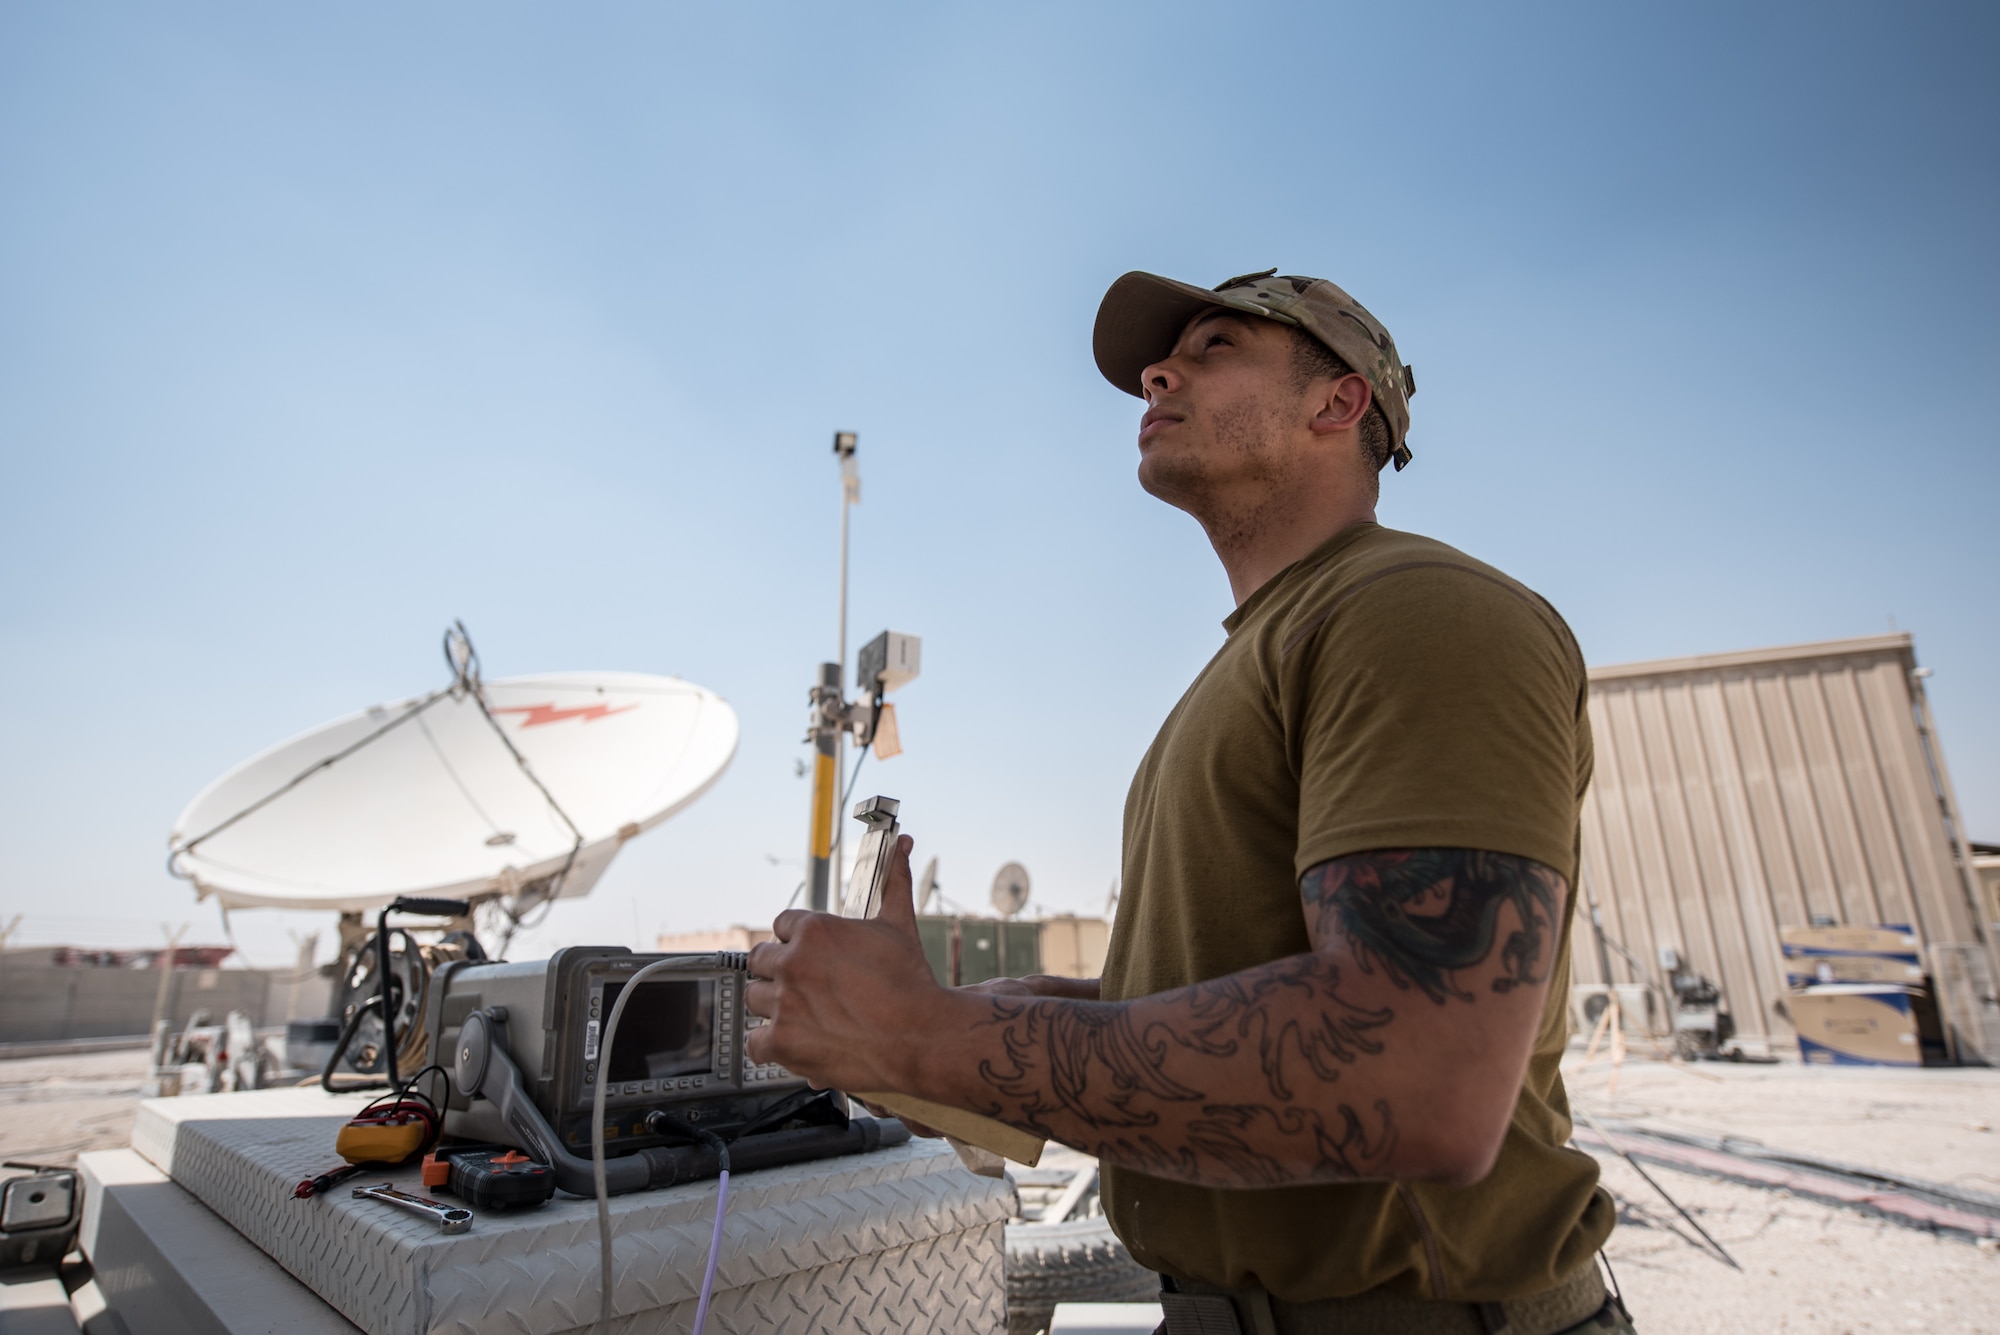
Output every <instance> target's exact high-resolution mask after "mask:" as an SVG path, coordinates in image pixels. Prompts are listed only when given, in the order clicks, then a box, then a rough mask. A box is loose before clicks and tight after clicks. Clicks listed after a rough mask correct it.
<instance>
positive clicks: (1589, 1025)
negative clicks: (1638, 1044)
mask: <svg viewBox="0 0 2000 1335" xmlns="http://www.w3.org/2000/svg"><path fill="white" fill-rule="evenodd" d="M1614 996H1615V997H1617V999H1618V1009H1619V1011H1620V1012H1621V1013H1620V1015H1619V1017H1618V1022H1619V1024H1620V1026H1622V1027H1623V1029H1624V1030H1625V1032H1626V1034H1627V1035H1629V1036H1632V1037H1649V1038H1658V1037H1660V1036H1662V1035H1664V1034H1666V1033H1667V1032H1668V1027H1667V1018H1668V1017H1667V1008H1666V1007H1665V1006H1663V1005H1662V1004H1660V1000H1659V997H1658V995H1657V994H1656V993H1655V992H1654V990H1653V987H1652V985H1651V984H1649V983H1577V984H1575V985H1574V986H1572V987H1571V988H1570V990H1569V1008H1570V1020H1571V1023H1572V1024H1573V1025H1574V1026H1575V1028H1576V1032H1577V1033H1579V1034H1583V1035H1585V1036H1588V1035H1589V1034H1590V1032H1591V1031H1592V1030H1594V1029H1596V1028H1597V1022H1598V1021H1599V1020H1600V1019H1602V1018H1603V1017H1604V1008H1605V1007H1607V1006H1609V1005H1610V1004H1611V999H1612V998H1613V997H1614Z"/></svg>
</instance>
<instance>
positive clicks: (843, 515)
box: [806, 431, 861, 913]
mask: <svg viewBox="0 0 2000 1335" xmlns="http://www.w3.org/2000/svg"><path fill="white" fill-rule="evenodd" d="M854 450H855V434H854V433H853V432H852V431H836V432H835V433H834V435H833V452H834V454H835V455H836V456H838V457H839V459H840V632H839V644H840V661H839V662H837V663H821V664H820V665H819V682H818V684H817V685H815V686H814V687H813V689H812V694H811V700H812V712H811V723H810V726H809V729H808V731H807V734H806V736H807V740H808V741H810V742H811V743H812V744H813V793H812V824H811V831H810V834H809V835H808V837H807V842H806V907H808V908H810V909H812V910H814V911H815V912H818V913H824V912H826V911H827V910H828V909H829V908H831V907H832V906H833V900H834V896H835V892H836V891H837V889H838V884H839V879H840V877H839V865H840V862H839V859H840V848H841V842H842V841H841V838H840V835H841V831H840V821H839V820H838V819H837V815H838V813H836V812H835V811H834V806H835V804H836V803H838V802H839V800H840V775H841V770H842V769H843V768H844V762H845V759H846V754H845V753H846V747H845V742H846V736H847V700H846V689H845V682H846V679H847V531H848V514H847V510H848V507H849V506H851V505H854V504H856V503H858V502H859V501H860V500H861V474H860V471H859V470H858V469H857V467H856V466H855V462H854Z"/></svg>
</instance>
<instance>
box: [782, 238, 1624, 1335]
mask: <svg viewBox="0 0 2000 1335" xmlns="http://www.w3.org/2000/svg"><path fill="white" fill-rule="evenodd" d="M1095 351H1096V358H1097V364H1098V367H1099V369H1100V370H1101V371H1103V373H1104V375H1105V376H1106V378H1107V379H1109V380H1110V381H1111V383H1112V384H1113V385H1116V386H1117V387H1118V388H1120V389H1122V390H1125V391H1126V392H1128V393H1131V394H1134V395H1136V396H1139V397H1141V398H1143V399H1144V400H1145V401H1146V404H1147V410H1146V412H1145V415H1144V416H1143V417H1142V418H1141V419H1140V429H1139V441H1138V444H1139V481H1140V485H1142V486H1143V487H1144V488H1145V489H1146V490H1147V491H1148V492H1150V493H1151V494H1152V495H1154V496H1156V497H1158V498H1160V499H1161V500H1164V501H1166V502H1167V503H1168V504H1170V505H1174V506H1177V507H1179V508H1180V509H1182V510H1185V511H1187V512H1188V513H1189V514H1190V515H1192V516H1193V517H1194V518H1195V519H1196V520H1197V521H1198V522H1199V523H1200V524H1201V525H1202V527H1203V529H1204V530H1205V531H1206V532H1207V535H1208V538H1209V541H1210V543H1211V544H1212V545H1213V546H1214V548H1215V552H1216V555H1217V557H1218V558H1220V560H1221V562H1222V565H1223V568H1224V570H1225V571H1226V572H1227V574H1228V576H1229V583H1230V589H1231V591H1232V593H1233V594H1234V596H1235V599H1236V603H1237V606H1236V610H1235V611H1234V612H1233V613H1231V614H1230V616H1229V617H1228V618H1227V619H1226V620H1225V621H1224V622H1223V625H1224V628H1225V629H1226V630H1227V632H1228V638H1227V640H1226V641H1225V642H1224V644H1223V645H1222V647H1221V649H1219V650H1218V651H1217V652H1216V655H1215V657H1214V659H1213V660H1212V661H1211V662H1210V663H1209V664H1208V666H1207V667H1206V668H1204V669H1203V670H1202V673H1201V675H1200V676H1199V677H1197V678H1196V680H1195V682H1194V684H1193V685H1192V686H1190V687H1189V688H1188V691H1187V693H1186V695H1184V696H1183V697H1182V698H1181V701H1180V703H1179V704H1178V705H1176V706H1175V707H1174V710H1173V712H1172V713H1171V714H1169V715H1168V717H1167V720H1166V722H1165V724H1164V725H1163V726H1162V727H1161V729H1160V733H1159V736H1158V738H1157V739H1156V740H1155V741H1154V743H1153V746H1152V748H1151V750H1149V751H1148V752H1147V754H1146V757H1145V759H1144V761H1143V762H1142V763H1141V764H1140V767H1139V772H1138V774H1137V776H1136V777H1135V778H1134V780H1133V783H1132V788H1131V792H1130V795H1129V796H1128V798H1127V800H1126V808H1125V844H1124V886H1125V890H1124V896H1123V899H1122V900H1121V902H1120V904H1119V909H1118V919H1117V922H1116V924H1115V925H1114V928H1113V931H1112V937H1111V947H1110V955H1109V959H1108V960H1107V962H1106V967H1105V974H1104V978H1103V979H1102V980H1101V982H1100V981H1097V980H1091V981H1087V982H1078V981H1075V980H1065V979H1052V978H1034V979H1026V980H1021V981H1018V982H1014V981H1007V982H1002V983H997V984H990V985H986V986H984V987H982V988H977V989H972V988H968V989H959V990H956V991H951V990H946V989H941V988H939V987H937V986H936V985H935V983H934V982H933V981H932V979H931V975H930V971H929V969H928V967H927V966H926V965H925V963H924V958H923V954H922V951H921V949H920V947H919V946H918V943H917V938H916V934H915V924H914V913H913V909H912V907H911V903H910V895H909V869H908V843H909V841H908V840H904V841H903V847H901V848H900V849H899V850H898V862H897V864H896V867H895V871H894V873H893V876H892V880H891V883H890V886H889V892H888V896H887V903H886V906H885V908H884V910H883V913H882V917H881V918H880V919H878V920H876V921H874V922H868V923H860V922H847V921H843V920H840V919H837V918H831V917H828V916H826V915H823V914H809V913H801V912H796V911H795V912H789V913H786V914H784V915H783V916H781V917H780V918H779V919H778V920H777V923H776V936H777V941H775V942H773V943H769V944H766V945H761V946H759V947H757V949H756V950H755V951H753V952H752V954H751V958H750V967H751V970H752V972H753V973H754V974H756V975H757V976H758V977H759V978H760V979H762V980H764V981H759V982H756V983H753V984H752V985H751V988H750V991H749V1002H750V1006H751V1008H752V1009H753V1010H755V1011H756V1012H757V1013H759V1014H761V1015H765V1016H768V1017H769V1018H770V1021H771V1022H770V1023H769V1024H768V1025H766V1026H764V1027H763V1028H761V1029H759V1030H757V1031H756V1032H755V1033H754V1034H753V1036H752V1037H751V1039H750V1045H751V1055H752V1056H753V1057H755V1058H756V1059H757V1060H759V1061H779V1062H783V1063H784V1064H785V1065H786V1066H788V1067H790V1068H791V1069H793V1070H794V1071H797V1072H800V1073H802V1074H804V1075H807V1076H809V1077H810V1078H812V1079H813V1080H814V1081H816V1082H818V1083H821V1084H825V1085H830V1086H835V1087H839V1088H845V1089H884V1090H898V1091H902V1092H905V1093H910V1094H914V1095H918V1096H920V1097H923V1098H928V1099H932V1100H935V1101H938V1102H942V1103H946V1104H951V1105H954V1106H957V1107H962V1108H968V1109H972V1110H974V1111H977V1112H981V1113H985V1114H988V1115H990V1116H993V1117H997V1118H999V1119H1001V1120H1003V1121H1006V1122H1009V1123H1012V1124H1014V1125H1016V1126H1020V1127H1024V1128H1026V1129H1028V1130H1031V1131H1033V1132H1035V1133H1037V1134H1039V1135H1042V1136H1046V1137H1048V1138H1050V1139H1054V1140H1058V1141H1061V1142H1063V1143H1065V1144H1068V1145H1073V1146H1075V1147H1077V1148H1079V1149H1082V1150H1085V1151H1088V1152H1089V1153H1092V1154H1095V1155H1097V1156H1098V1158H1099V1160H1100V1162H1101V1165H1102V1173H1103V1194H1104V1202H1105V1209H1106V1213H1107V1214H1108V1215H1109V1217H1110V1219H1111V1221H1112V1224H1113V1227H1114V1228H1115V1229H1116V1230H1117V1232H1118V1235H1119V1236H1120V1238H1121V1239H1123V1240H1124V1242H1125V1243H1126V1245H1127V1247H1129V1248H1130V1250H1131V1252H1132V1254H1133V1255H1134V1256H1135V1257H1136V1258H1138V1260H1140V1261H1141V1262H1143V1263H1144V1264H1146V1265H1148V1266H1150V1267H1152V1268H1153V1269H1155V1270H1158V1271H1159V1272H1160V1273H1161V1274H1162V1276H1163V1288H1164V1290H1165V1292H1164V1294H1163V1303H1164V1305H1165V1307H1166V1311H1167V1324H1166V1327H1165V1329H1166V1330H1168V1331H1169V1332H1175V1331H1179V1330H1190V1331H1193V1330H1200V1331H1207V1330H1211V1329H1215V1330H1226V1329H1237V1330H1241V1331H1244V1332H1293V1331H1299V1332H1304V1331H1322V1330H1324V1331H1334V1330H1338V1331H1342V1332H1349V1333H1350V1335H1351V1333H1353V1332H1369V1331H1392V1330H1393V1331H1409V1332H1433V1331H1435V1332H1461V1331H1462V1332H1466V1333H1467V1335H1480V1333H1485V1335H1491V1333H1492V1332H1499V1331H1507V1332H1510V1335H1553V1333H1554V1332H1562V1331H1584V1330H1591V1331H1610V1330H1625V1329H1629V1326H1628V1325H1627V1319H1626V1318H1625V1316H1624V1314H1623V1308H1622V1306H1621V1305H1620V1304H1618V1303H1617V1302H1616V1300H1615V1299H1610V1298H1607V1296H1606V1294H1605V1289H1604V1285H1603V1281H1602V1278H1601V1277H1600V1276H1599V1274H1598V1270H1597V1266H1596V1261H1595V1253H1596V1252H1597V1250H1598V1248H1599V1246H1600V1245H1601V1244H1602V1243H1603V1241H1604V1239H1605V1237H1606V1236H1607V1235H1608V1234H1609V1233H1610V1230H1611V1225H1612V1218H1613V1208H1612V1205H1611V1202H1610V1200H1609V1198H1608V1197H1607V1196H1606V1195H1605V1194H1604V1193H1603V1192H1602V1191H1600V1190H1598V1189H1597V1186H1596V1182H1597V1171H1596V1166H1595V1164H1594V1162H1593V1161H1592V1160H1591V1159H1590V1158H1589V1156H1587V1155H1585V1154H1582V1153H1580V1152H1578V1151H1575V1150H1571V1149H1566V1148H1564V1144H1565V1142H1566V1141H1567V1139H1568V1136H1569V1129H1570V1120H1569V1115H1568V1103H1567V1099H1566V1096H1565V1094H1564V1091H1563V1087H1562V1081H1561V1077H1560V1075H1559V1074H1558V1071H1557V1063H1558V1061H1559V1059H1560V1057H1561V1054H1562V1050H1563V1046H1564V1042H1565V1038H1566V1023H1565V1015H1564V1008H1563V1002H1564V999H1565V994H1566V993H1567V990H1568V977H1569V957H1568V950H1569V931H1568V927H1569V923H1570V916H1571V913H1572V911H1573V907H1574V895H1573V893H1572V890H1573V887H1574V886H1575V884H1576V878H1577V860H1578V811H1579V808H1580V805H1581V802H1582V797H1583V790H1584V787H1585V785H1586V784H1587V782H1588V780H1589V776H1590V765H1591V746H1590V734H1589V725H1588V722H1587V718H1586V715H1585V679H1584V667H1583V663H1582V660H1581V657H1580V655H1579V654H1578V651H1577V648H1576V644H1575V642H1574V640H1573V639H1572V638H1571V636H1570V633H1569V631H1568V629H1567V627H1566V626H1564V624H1563V622H1562V619H1561V618H1560V617H1559V616H1557V615H1556V613H1555V611H1554V610H1553V609H1552V608H1551V607H1549V605H1548V604H1547V603H1545V602H1544V601H1542V599H1541V598H1539V597H1537V596H1536V595H1535V594H1533V593H1531V592H1529V591H1528V590H1527V589H1525V588H1523V587H1522V586H1521V585H1519V584H1517V583H1515V582H1514V581H1513V580H1511V579H1509V578H1507V577H1506V576H1505V575H1502V574H1500V573H1499V572H1498V571H1496V570H1493V569H1492V568H1490V567H1488V566H1485V565H1482V564H1481V563H1479V562H1477V561H1475V560H1473V559H1472V558H1470V557H1468V556H1465V555H1463V554H1462V553H1460V552H1457V551H1455V550H1453V549H1452V548H1450V547H1446V546H1444V545H1443V544H1441V543H1437V542H1433V541H1431V540H1429V539H1426V538H1420V537H1416V536H1414V535H1410V534H1404V533H1397V532H1394V531H1391V530H1389V529H1385V528H1381V527H1379V526H1377V525H1376V524H1375V522H1374V506H1375V500H1376V496H1377V489H1378V479H1379V475H1380V472H1381V470H1382V468H1383V466H1384V465H1385V464H1387V463H1388V462H1390V461H1391V460H1392V459H1393V460H1394V462H1395V464H1396V467H1397V469H1398V471H1400V470H1401V468H1402V467H1403V465H1404V464H1405V463H1407V462H1408V461H1409V458H1410V452H1409V449H1408V446H1407V445H1406V444H1405V440H1404V437H1405V435H1406V434H1407V431H1408V427H1409V402H1408V401H1409V394H1410V392H1411V390H1412V389H1413V386H1414V380H1413V378H1412V375H1411V372H1410V370H1409V368H1407V367H1405V366H1404V365H1403V364H1402V362H1401V360H1400V358H1399V357H1398V356H1397V353H1396V348H1395V344H1394V342H1393V341H1392V340H1391V339H1390V338H1389V335H1388V331H1387V330H1385V329H1384V328H1383V327H1382V326H1381V324H1380V323H1378V322H1377V321H1376V320H1375V318H1374V317H1373V316H1372V315H1370V314H1369V313H1368V312H1367V311H1366V310H1365V309H1363V308H1362V307H1361V305H1360V304H1359V303H1358V302H1356V301H1354V299H1353V298H1351V297H1349V296H1348V295H1347V294H1346V293H1345V292H1343V291H1342V290H1341V289H1340V288H1338V287H1336V286H1334V285H1333V284H1332V283H1329V282H1326V281H1324V280H1320V279H1310V278H1293V277H1280V276H1277V275H1276V272H1275V270H1272V271H1266V272H1265V273H1261V274H1253V275H1248V276H1246V277H1243V278H1237V279H1232V280H1231V281H1229V282H1227V283H1224V284H1222V285H1221V286H1220V287H1218V288H1216V289H1214V290H1212V291H1210V290H1203V289H1201V288H1198V287H1194V286H1191V285H1189V284H1184V283H1179V282H1175V281H1172V280H1169V279H1165V278H1160V277H1157V276H1154V275H1151V274H1142V273H1131V274H1127V275H1125V276H1124V277H1123V278H1121V279H1119V280H1118V282H1117V283H1115V284H1113V285H1112V287H1111V290H1110V291H1109V292H1108V293H1107V294H1106V296H1105V299H1104V302H1103V305H1102V306H1101V307H1100V309H1099V311H1098V317H1097V328H1096V334H1095ZM1204 1322H1209V1323H1213V1324H1202V1323H1204Z"/></svg>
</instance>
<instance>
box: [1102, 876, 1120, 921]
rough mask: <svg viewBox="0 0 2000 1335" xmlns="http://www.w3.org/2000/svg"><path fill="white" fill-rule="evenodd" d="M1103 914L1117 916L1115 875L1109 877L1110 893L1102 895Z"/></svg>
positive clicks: (1109, 916)
mask: <svg viewBox="0 0 2000 1335" xmlns="http://www.w3.org/2000/svg"><path fill="white" fill-rule="evenodd" d="M1104 916H1105V917H1107V918H1115V917H1117V916H1118V878H1117V877H1116V876H1114V877H1112V878H1111V891H1110V893H1109V894H1107V895H1105V896H1104Z"/></svg>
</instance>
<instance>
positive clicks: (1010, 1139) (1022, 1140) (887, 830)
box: [840, 796, 1045, 1177]
mask: <svg viewBox="0 0 2000 1335" xmlns="http://www.w3.org/2000/svg"><path fill="white" fill-rule="evenodd" d="M901 809H902V804H901V803H900V802H898V801H897V800H896V799H895V798H893V797H881V796H876V797H871V798H869V799H867V800H866V801H864V802H862V803H861V804H860V805H859V806H857V807H855V808H854V819H856V820H858V821H860V822H861V823H862V824H863V825H866V826H867V827H868V830H867V833H865V834H863V835H862V836H861V846H860V847H859V848H858V849H856V850H855V859H854V872H853V874H852V876H851V877H850V878H849V879H848V882H847V893H846V894H844V895H843V896H842V897H841V902H840V916H841V917H843V918H873V917H874V916H876V915H877V914H878V913H880V912H881V911H882V888H883V886H884V885H885V884H887V882H888V879H889V863H890V861H891V860H892V859H893V858H894V856H895V852H896V836H897V835H898V833H899V832H900V831H901V829H902V825H901V823H900V822H899V821H898V820H897V815H898V814H899V813H900V811H901ZM855 1097H856V1098H859V1099H861V1100H862V1101H863V1102H866V1103H872V1104H874V1105H875V1106H876V1107H878V1108H886V1109H888V1110H889V1111H890V1112H892V1113H895V1114H896V1115H897V1116H899V1117H907V1118H909V1119H910V1120H911V1121H914V1122H921V1123H922V1124H923V1125H925V1126H928V1127H931V1128H932V1129H934V1130H937V1131H942V1132H943V1133H944V1136H945V1139H947V1140H949V1141H951V1142H952V1148H953V1149H954V1150H957V1151H958V1156H959V1158H960V1159H961V1160H963V1161H964V1163H965V1165H966V1166H967V1167H968V1168H971V1169H972V1170H973V1171H974V1172H978V1173H983V1174H986V1175H987V1176H993V1177H997V1176H999V1175H1000V1172H1001V1165H1000V1163H999V1162H998V1161H997V1160H993V1159H988V1158H984V1157H982V1156H980V1155H978V1154H973V1153H968V1152H967V1150H966V1148H965V1147H966V1146H968V1145H969V1146H973V1147H976V1148H977V1149H979V1150H984V1151H985V1152H986V1153H987V1154H988V1155H998V1156H1000V1158H1002V1159H1012V1160H1014V1161H1015V1162H1017V1163H1024V1164H1027V1165H1028V1166H1029V1167H1033V1166H1034V1165H1035V1164H1036V1163H1038V1162H1040V1160H1041V1157H1042V1148H1043V1145H1044V1143H1045V1142H1044V1141H1043V1140H1042V1139H1041V1138H1040V1137H1038V1136H1032V1135H1029V1134H1028V1133H1027V1132H1025V1131H1022V1130H1019V1129H1018V1128H1015V1127H1011V1126H1008V1125H1007V1124H1006V1123H1005V1122H998V1121H995V1120H994V1119H992V1118H990V1117H981V1116H980V1115H979V1114H978V1113H970V1112H966V1111H965V1110H964V1109H963V1108H952V1107H948V1106H946V1105H945V1104H942V1103H932V1102H931V1101H930V1100H929V1099H920V1098H916V1097H914V1096H913V1095H909V1094H879V1093H877V1094H856V1095H855Z"/></svg>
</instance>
